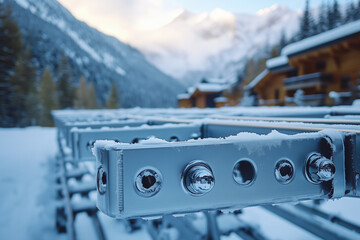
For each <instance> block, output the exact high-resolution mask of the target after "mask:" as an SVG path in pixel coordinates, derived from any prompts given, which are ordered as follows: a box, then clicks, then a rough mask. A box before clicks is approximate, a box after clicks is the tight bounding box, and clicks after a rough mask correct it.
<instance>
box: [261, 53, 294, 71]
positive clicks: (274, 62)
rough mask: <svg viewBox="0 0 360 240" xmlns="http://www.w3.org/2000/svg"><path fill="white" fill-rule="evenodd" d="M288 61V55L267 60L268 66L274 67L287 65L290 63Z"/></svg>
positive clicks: (269, 67)
mask: <svg viewBox="0 0 360 240" xmlns="http://www.w3.org/2000/svg"><path fill="white" fill-rule="evenodd" d="M288 62H289V59H288V57H287V56H284V55H280V56H278V57H275V58H271V59H269V60H267V61H266V68H268V69H273V68H278V67H282V66H286V65H287V64H288Z"/></svg>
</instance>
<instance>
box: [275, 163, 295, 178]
mask: <svg viewBox="0 0 360 240" xmlns="http://www.w3.org/2000/svg"><path fill="white" fill-rule="evenodd" d="M293 177H294V166H293V164H292V163H291V162H290V161H289V160H287V159H282V160H280V161H278V162H277V163H276V166H275V178H276V180H277V181H278V182H279V183H282V184H287V183H289V182H290V181H291V180H292V179H293Z"/></svg>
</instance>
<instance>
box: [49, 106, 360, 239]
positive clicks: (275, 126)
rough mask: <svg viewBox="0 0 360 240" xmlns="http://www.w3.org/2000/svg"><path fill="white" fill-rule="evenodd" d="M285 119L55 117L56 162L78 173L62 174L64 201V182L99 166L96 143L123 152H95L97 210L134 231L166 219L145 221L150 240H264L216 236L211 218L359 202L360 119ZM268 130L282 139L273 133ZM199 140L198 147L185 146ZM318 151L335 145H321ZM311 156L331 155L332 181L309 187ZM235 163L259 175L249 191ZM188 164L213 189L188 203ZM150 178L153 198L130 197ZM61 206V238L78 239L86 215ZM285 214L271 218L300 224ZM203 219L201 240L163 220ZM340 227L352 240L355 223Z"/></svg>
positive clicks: (184, 113)
mask: <svg viewBox="0 0 360 240" xmlns="http://www.w3.org/2000/svg"><path fill="white" fill-rule="evenodd" d="M259 109H263V111H262V110H259ZM286 109H288V110H289V112H286V111H284V109H283V108H272V109H271V111H270V108H257V110H256V111H254V109H253V108H232V109H231V108H223V109H220V110H219V109H205V110H198V109H189V110H188V109H121V110H110V111H109V110H84V111H73V110H66V111H54V112H53V116H54V119H55V122H56V125H57V127H58V138H59V146H60V147H59V149H60V153H62V154H60V157H59V161H60V162H62V164H63V166H65V165H66V162H70V163H71V164H72V165H73V166H75V171H74V173H70V172H68V173H67V171H66V168H65V170H63V172H64V174H63V175H62V176H63V177H61V180H60V182H61V183H62V185H61V186H62V192H63V195H65V198H66V199H71V196H72V194H71V193H70V192H71V189H72V190H74V189H73V188H71V187H69V186H68V185H67V180H68V179H71V178H76V179H78V180H79V179H80V178H81V177H79V176H81V174H82V173H81V172H84V171H82V170H81V169H80V170H79V171H78V172H79V173H77V170H76V167H77V166H79V164H81V163H80V162H82V161H94V160H95V157H94V156H92V155H91V151H90V150H89V147H91V145H92V142H93V141H95V140H116V141H117V142H121V143H116V142H114V141H112V142H111V141H106V142H101V141H99V142H98V143H97V144H96V146H97V147H96V154H95V155H96V160H97V162H96V168H95V169H94V170H95V171H94V172H92V174H96V169H98V168H102V172H105V174H106V175H105V176H106V177H105V179H106V183H105V185H104V186H103V187H104V189H105V192H104V193H103V194H99V193H98V203H97V206H98V207H99V209H100V210H101V211H103V212H104V213H106V214H108V215H109V216H113V217H117V218H122V219H131V220H127V221H126V223H127V224H126V225H127V226H128V228H129V229H130V231H133V230H136V229H138V228H139V226H141V225H142V223H141V221H139V220H134V218H137V217H146V218H147V217H152V216H162V217H163V218H162V219H161V220H151V221H149V222H148V224H147V225H148V231H149V233H150V234H151V235H152V237H153V238H154V239H156V238H158V237H161V236H162V235H164V234H165V235H166V234H167V232H168V231H172V230H171V228H175V229H176V231H178V232H181V233H183V232H184V233H187V234H188V235H189V236H193V237H194V238H195V236H198V237H199V239H219V237H220V235H224V234H229V233H230V232H234V233H236V234H238V235H240V236H243V237H245V238H247V239H265V237H263V236H262V234H261V233H257V232H256V231H254V229H253V228H252V227H251V226H250V225H246V224H245V223H244V225H243V227H240V228H237V229H232V230H230V231H227V232H226V233H225V232H224V231H222V230H221V229H219V231H214V229H215V230H216V229H218V221H219V219H221V216H222V215H221V214H220V215H219V214H218V213H217V214H216V211H218V210H223V209H225V210H227V211H228V210H231V209H240V208H243V207H246V206H253V205H264V204H274V203H276V204H278V203H283V202H293V201H296V202H297V201H302V200H308V199H329V198H341V197H359V196H360V187H359V186H360V184H359V177H358V176H359V174H360V160H359V159H360V151H359V150H357V149H360V139H359V136H360V127H359V126H358V125H360V120H359V119H360V118H359V115H360V110H359V109H357V108H352V107H333V108H329V107H323V108H299V109H302V110H297V108H286ZM142 125H143V126H142ZM273 130H276V131H277V132H279V133H281V134H282V135H281V134H277V133H271V132H272V131H273ZM242 132H250V133H252V134H246V133H242ZM239 133H240V134H239ZM255 134H258V135H257V136H255ZM259 134H268V135H259ZM233 135H238V136H236V137H232V136H233ZM175 136H176V138H173V139H172V140H176V141H178V142H165V141H163V140H167V141H169V140H170V138H171V137H175ZM254 136H255V137H254ZM149 137H155V138H156V139H155V140H149V141H145V142H143V143H140V144H139V143H135V144H134V143H133V140H134V139H135V138H137V139H148V138H149ZM197 138H201V139H199V140H191V139H197ZM160 139H162V140H160ZM189 140H190V141H189ZM135 142H136V141H135ZM324 142H325V143H326V142H328V143H329V142H331V144H325V145H324ZM299 146H301V147H299ZM330 146H333V147H334V146H335V148H331V147H330ZM335 149H336V150H335ZM314 152H318V153H321V154H323V155H329V152H330V153H331V154H330V155H331V156H330V158H331V159H332V161H333V163H334V164H335V167H336V174H335V177H334V179H333V180H330V181H325V182H322V183H320V184H314V183H312V182H310V181H308V178H307V176H306V174H305V167H306V159H307V158H308V156H309V154H311V153H314ZM65 153H66V154H65ZM239 159H247V160H249V161H250V162H251V163H252V164H253V165H254V166H255V169H256V179H255V181H254V182H253V183H252V184H251V185H249V186H240V185H239V184H237V183H236V182H235V181H234V179H233V177H232V171H233V167H234V165H235V163H236V162H238V161H239ZM279 159H288V160H290V161H291V163H292V164H293V166H294V178H293V179H291V181H289V183H287V184H282V183H279V182H277V180H276V178H275V175H274V168H275V166H276V163H277V162H278V161H279ZM193 160H202V161H204V162H206V163H207V164H209V166H211V170H212V171H213V173H214V176H215V185H214V187H213V189H212V190H211V191H210V192H208V193H206V194H204V195H202V196H192V195H191V194H188V193H186V191H184V188H183V186H182V181H181V174H182V171H183V169H184V168H185V166H186V165H187V164H188V163H189V162H191V161H193ZM148 168H149V169H154V170H156V171H158V173H159V174H160V175H161V179H162V181H163V183H162V186H161V189H160V191H159V192H158V193H156V194H155V195H149V196H150V197H144V196H141V194H137V193H136V191H137V190H136V187H135V184H134V180H135V177H136V175H137V174H138V173H139V171H141V170H144V169H148ZM95 179H101V177H100V178H99V176H98V177H95V176H94V186H88V188H87V189H86V192H84V193H83V194H87V193H88V191H92V190H93V189H95V185H96V184H95V181H96V180H95ZM147 180H149V179H147ZM150 180H151V179H150ZM69 190H70V191H69ZM75 190H76V189H75ZM78 190H79V189H78ZM66 191H67V192H66ZM76 192H78V191H77V190H76ZM64 193H65V194H64ZM67 203H68V204H65V206H64V207H65V209H66V210H65V212H64V213H65V217H66V218H67V231H69V232H70V236H73V237H74V238H75V229H74V225H73V224H74V221H75V215H76V213H78V212H81V211H86V212H87V210H86V209H85V208H84V206H74V205H72V204H70V201H67ZM281 206H282V205H281ZM84 209H85V210H84ZM267 209H268V210H269V209H270V207H267ZM284 209H285V208H282V209H281V210H282V211H281V212H280V211H275V210H274V211H273V212H275V213H276V214H278V215H279V216H283V217H284V216H290V215H291V218H296V217H299V218H301V216H302V215H301V213H299V212H295V211H292V210H291V211H290V210H288V209H285V210H288V213H284V211H285V210H284ZM209 210H214V211H211V212H212V213H207V214H206V218H207V222H208V224H207V225H208V228H209V229H208V230H209V231H208V232H207V233H202V234H200V235H197V234H199V233H196V230H195V229H193V230H194V231H193V230H191V228H189V224H191V223H186V221H187V220H186V218H178V217H176V218H174V217H171V216H170V215H169V214H179V213H189V212H198V211H204V212H205V213H206V212H207V211H209ZM289 211H290V213H289ZM73 213H75V215H73ZM307 213H308V215H309V216H310V217H311V216H312V215H313V214H318V215H319V214H320V215H321V216H320V217H323V216H324V215H322V214H321V213H318V212H316V213H315V212H313V213H310V211H307ZM89 216H90V217H91V218H93V217H94V216H97V215H96V212H94V211H91V213H90V212H89ZM324 218H326V217H324ZM287 219H288V220H290V221H291V219H290V218H287ZM339 221H340V222H341V223H340V224H338V225H339V226H337V227H342V228H349V226H351V227H352V228H353V229H355V231H356V229H357V228H358V226H356V225H354V224H352V223H348V222H346V223H343V221H342V220H339ZM93 222H94V223H95V225H94V226H95V227H96V229H97V232H98V233H100V234H98V235H99V236H98V237H99V238H100V239H103V238H105V235H104V233H103V230H102V227H101V222H100V221H96V219H95V220H94V221H93ZM296 223H297V222H296ZM159 224H160V225H159ZM297 224H298V223H297ZM309 224H311V221H309V222H308V223H306V224H299V226H300V227H303V228H304V229H305V230H308V231H310V232H313V230H311V229H312V228H311V227H309V226H308V225H309ZM344 224H345V225H346V226H345V225H344ZM159 226H160V228H159ZM210 229H213V231H210ZM359 229H360V228H359ZM318 231H319V232H320V233H319V234H317V233H316V232H313V233H314V234H316V235H318V236H328V235H326V229H325V230H324V229H321V228H319V230H318ZM101 233H102V234H101ZM324 234H325V235H324ZM70 238H71V237H70Z"/></svg>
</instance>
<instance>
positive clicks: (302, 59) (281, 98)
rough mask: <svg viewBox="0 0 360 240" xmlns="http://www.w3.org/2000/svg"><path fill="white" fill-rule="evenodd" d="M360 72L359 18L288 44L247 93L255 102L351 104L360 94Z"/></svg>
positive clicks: (248, 86)
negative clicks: (359, 90) (359, 88)
mask: <svg viewBox="0 0 360 240" xmlns="http://www.w3.org/2000/svg"><path fill="white" fill-rule="evenodd" d="M359 74H360V21H355V22H352V23H348V24H346V25H343V26H340V27H338V28H335V29H332V30H329V31H327V32H324V33H321V34H318V35H316V36H313V37H309V38H307V39H304V40H301V41H299V42H296V43H292V44H290V45H288V46H286V47H284V48H283V50H282V51H281V55H280V56H279V57H276V58H273V59H270V60H268V61H267V62H266V70H264V71H263V72H262V73H261V74H259V75H258V76H257V77H256V78H255V79H254V80H253V81H251V82H250V83H249V84H248V85H247V86H246V87H245V94H244V95H245V96H246V97H252V98H253V103H254V104H255V105H295V104H297V105H311V106H319V105H334V104H351V102H352V101H353V100H354V99H355V98H358V97H359V96H358V85H359V82H358V81H359ZM335 98H337V99H335Z"/></svg>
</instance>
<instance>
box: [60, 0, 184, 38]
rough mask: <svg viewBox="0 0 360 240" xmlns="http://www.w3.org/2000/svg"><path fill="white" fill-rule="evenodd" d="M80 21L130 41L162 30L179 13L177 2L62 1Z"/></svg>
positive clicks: (146, 0) (127, 0)
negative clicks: (137, 33) (138, 33)
mask: <svg viewBox="0 0 360 240" xmlns="http://www.w3.org/2000/svg"><path fill="white" fill-rule="evenodd" d="M58 1H59V2H60V3H61V4H63V5H64V6H65V7H66V8H68V9H69V10H70V11H71V12H72V13H73V14H74V15H75V16H76V17H77V18H79V19H81V20H83V21H85V22H87V23H88V24H89V25H91V26H93V27H96V28H98V29H99V30H101V31H103V32H105V33H107V34H111V35H115V36H116V37H118V38H120V39H121V40H123V41H128V40H129V39H130V38H131V35H132V34H134V33H136V32H139V31H140V32H141V31H147V30H151V29H155V28H158V27H160V26H162V25H164V24H166V23H167V22H169V21H170V20H171V19H172V18H173V17H174V16H175V14H176V13H177V11H176V8H178V7H179V4H178V3H177V2H176V0H170V1H169V0H166V1H165V0H76V1H74V0H58Z"/></svg>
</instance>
